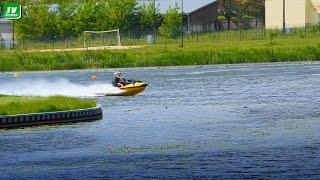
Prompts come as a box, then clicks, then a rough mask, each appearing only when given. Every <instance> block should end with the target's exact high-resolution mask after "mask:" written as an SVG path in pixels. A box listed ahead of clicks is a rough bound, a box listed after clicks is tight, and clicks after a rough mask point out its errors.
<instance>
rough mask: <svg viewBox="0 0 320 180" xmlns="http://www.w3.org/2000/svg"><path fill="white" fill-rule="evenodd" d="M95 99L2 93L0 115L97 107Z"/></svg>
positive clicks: (0, 96)
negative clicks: (8, 94)
mask: <svg viewBox="0 0 320 180" xmlns="http://www.w3.org/2000/svg"><path fill="white" fill-rule="evenodd" d="M96 106H97V103H96V102H95V101H94V100H83V99H78V98H70V97H63V96H52V97H47V98H44V97H16V96H3V95H0V116H2V115H17V114H28V113H42V112H53V111H67V110H75V109H85V108H93V107H96Z"/></svg>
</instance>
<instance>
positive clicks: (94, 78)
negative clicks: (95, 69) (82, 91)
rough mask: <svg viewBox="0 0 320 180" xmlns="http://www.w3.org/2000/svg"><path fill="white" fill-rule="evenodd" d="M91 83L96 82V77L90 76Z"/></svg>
mask: <svg viewBox="0 0 320 180" xmlns="http://www.w3.org/2000/svg"><path fill="white" fill-rule="evenodd" d="M90 80H91V81H96V80H98V77H97V76H96V75H92V76H91V78H90Z"/></svg>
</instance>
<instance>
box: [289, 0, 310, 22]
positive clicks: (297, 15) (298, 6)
mask: <svg viewBox="0 0 320 180" xmlns="http://www.w3.org/2000/svg"><path fill="white" fill-rule="evenodd" d="M305 25H306V0H286V27H287V28H299V27H305Z"/></svg>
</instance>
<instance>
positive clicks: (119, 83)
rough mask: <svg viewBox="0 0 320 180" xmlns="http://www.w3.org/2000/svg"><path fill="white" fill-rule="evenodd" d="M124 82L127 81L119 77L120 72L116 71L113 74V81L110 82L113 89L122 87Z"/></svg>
mask: <svg viewBox="0 0 320 180" xmlns="http://www.w3.org/2000/svg"><path fill="white" fill-rule="evenodd" d="M126 82H127V81H126V80H125V79H124V78H123V77H122V76H121V72H119V71H118V72H115V73H114V81H113V82H112V85H113V86H114V87H123V86H124V85H125V84H126Z"/></svg>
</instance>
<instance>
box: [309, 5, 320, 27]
mask: <svg viewBox="0 0 320 180" xmlns="http://www.w3.org/2000/svg"><path fill="white" fill-rule="evenodd" d="M319 3H320V1H319V0H318V1H315V0H312V1H311V0H307V2H306V12H307V13H306V25H316V24H318V23H319V21H320V16H319V13H318V8H319V7H317V6H318V5H319Z"/></svg>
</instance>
